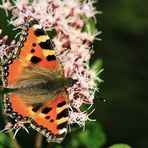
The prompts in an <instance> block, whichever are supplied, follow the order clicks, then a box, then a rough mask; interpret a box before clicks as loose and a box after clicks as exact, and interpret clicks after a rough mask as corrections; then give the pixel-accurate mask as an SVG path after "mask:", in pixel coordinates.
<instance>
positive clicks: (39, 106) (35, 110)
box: [32, 103, 43, 112]
mask: <svg viewBox="0 0 148 148" xmlns="http://www.w3.org/2000/svg"><path fill="white" fill-rule="evenodd" d="M42 106H43V104H42V103H38V104H34V105H33V106H32V107H33V108H32V111H33V112H37V111H38V110H39V109H40V108H41V107H42Z"/></svg>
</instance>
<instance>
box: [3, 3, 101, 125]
mask: <svg viewBox="0 0 148 148" xmlns="http://www.w3.org/2000/svg"><path fill="white" fill-rule="evenodd" d="M93 3H94V2H93V1H90V0H88V1H86V0H85V1H84V2H80V1H75V0H71V1H70V0H42V1H40V0H33V1H32V2H30V1H29V0H16V1H15V3H14V4H11V2H10V1H9V0H8V1H7V2H4V1H3V4H2V5H1V6H0V7H1V8H3V9H4V10H5V11H7V10H9V11H11V13H12V16H13V17H12V18H11V20H10V24H12V25H14V27H16V28H17V27H18V26H19V25H21V24H22V23H24V20H25V18H26V17H27V16H33V17H35V18H36V19H37V20H38V21H39V23H40V24H41V25H42V26H43V27H44V29H45V30H47V31H49V30H53V29H55V31H56V35H55V36H54V38H53V39H52V40H53V42H54V44H55V48H56V49H57V52H58V54H59V58H60V60H61V62H62V64H63V65H64V70H65V77H72V78H74V79H77V80H78V82H77V84H76V85H74V86H73V87H72V88H69V89H68V92H69V100H70V107H69V108H70V109H69V117H70V118H69V124H73V123H77V124H78V125H80V126H84V125H85V122H86V121H87V120H90V119H89V117H88V116H89V115H90V113H87V111H88V110H86V111H81V109H80V107H81V106H82V105H83V104H90V106H91V105H92V104H93V99H94V95H95V91H97V90H98V89H97V83H96V81H99V80H100V79H99V78H98V74H97V72H96V71H94V70H91V68H90V66H89V60H90V58H91V54H92V50H91V47H90V43H92V42H93V41H94V39H96V36H97V35H98V34H100V32H95V33H93V34H92V33H91V31H89V30H88V32H84V31H83V27H84V23H85V22H84V21H83V17H85V18H90V19H92V18H94V17H95V14H96V13H98V12H97V11H96V9H95V8H94V6H93ZM6 40H7V37H4V38H3V39H2V40H0V41H1V42H2V43H3V47H2V46H1V48H2V49H6V48H7V47H6V46H5V48H4V45H5V42H6ZM13 45H14V44H13ZM10 46H12V44H11V45H10ZM5 52H6V51H4V52H3V53H5ZM0 56H2V53H1V55H0ZM67 61H68V62H67ZM91 113H92V112H91Z"/></svg>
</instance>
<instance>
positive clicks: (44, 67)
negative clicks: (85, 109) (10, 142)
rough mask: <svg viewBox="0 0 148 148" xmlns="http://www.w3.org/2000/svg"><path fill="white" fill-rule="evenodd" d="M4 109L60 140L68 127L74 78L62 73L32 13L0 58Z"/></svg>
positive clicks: (11, 115)
mask: <svg viewBox="0 0 148 148" xmlns="http://www.w3.org/2000/svg"><path fill="white" fill-rule="evenodd" d="M0 65H1V66H0V67H1V71H2V76H1V78H2V82H3V87H5V88H12V89H14V91H12V92H9V93H6V94H4V99H3V102H4V111H5V113H6V114H8V115H9V116H10V117H11V118H14V119H15V121H17V122H19V121H24V122H29V123H30V125H31V127H32V128H33V129H35V130H37V131H38V132H40V133H42V134H43V135H44V136H45V137H47V141H48V142H58V143H60V142H61V141H62V140H63V139H64V137H65V135H66V134H67V128H68V119H69V118H68V102H69V101H68V99H69V98H68V92H67V90H66V89H67V88H68V87H71V86H73V84H74V83H75V80H74V79H72V78H66V77H65V76H64V69H63V66H62V64H61V62H60V60H59V59H58V57H57V55H56V50H55V49H54V46H53V44H52V42H51V40H50V39H49V36H48V35H47V33H46V32H45V30H44V29H43V28H42V27H41V26H40V25H39V23H38V22H37V20H36V19H35V18H33V17H31V16H29V17H28V18H27V19H26V22H25V23H24V25H23V27H22V33H21V35H20V39H19V41H18V42H17V44H16V46H15V47H14V49H13V50H12V51H9V52H8V53H7V56H6V55H5V56H4V57H3V58H2V61H1V64H0Z"/></svg>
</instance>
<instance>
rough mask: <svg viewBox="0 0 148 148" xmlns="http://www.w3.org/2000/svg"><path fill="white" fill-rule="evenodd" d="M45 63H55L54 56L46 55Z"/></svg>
mask: <svg viewBox="0 0 148 148" xmlns="http://www.w3.org/2000/svg"><path fill="white" fill-rule="evenodd" d="M46 59H47V61H55V60H56V56H55V55H48V56H47V57H46Z"/></svg>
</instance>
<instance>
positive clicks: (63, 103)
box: [57, 101, 66, 107]
mask: <svg viewBox="0 0 148 148" xmlns="http://www.w3.org/2000/svg"><path fill="white" fill-rule="evenodd" d="M65 104H66V101H63V102H60V103H59V104H58V105H57V107H62V106H64V105H65Z"/></svg>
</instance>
